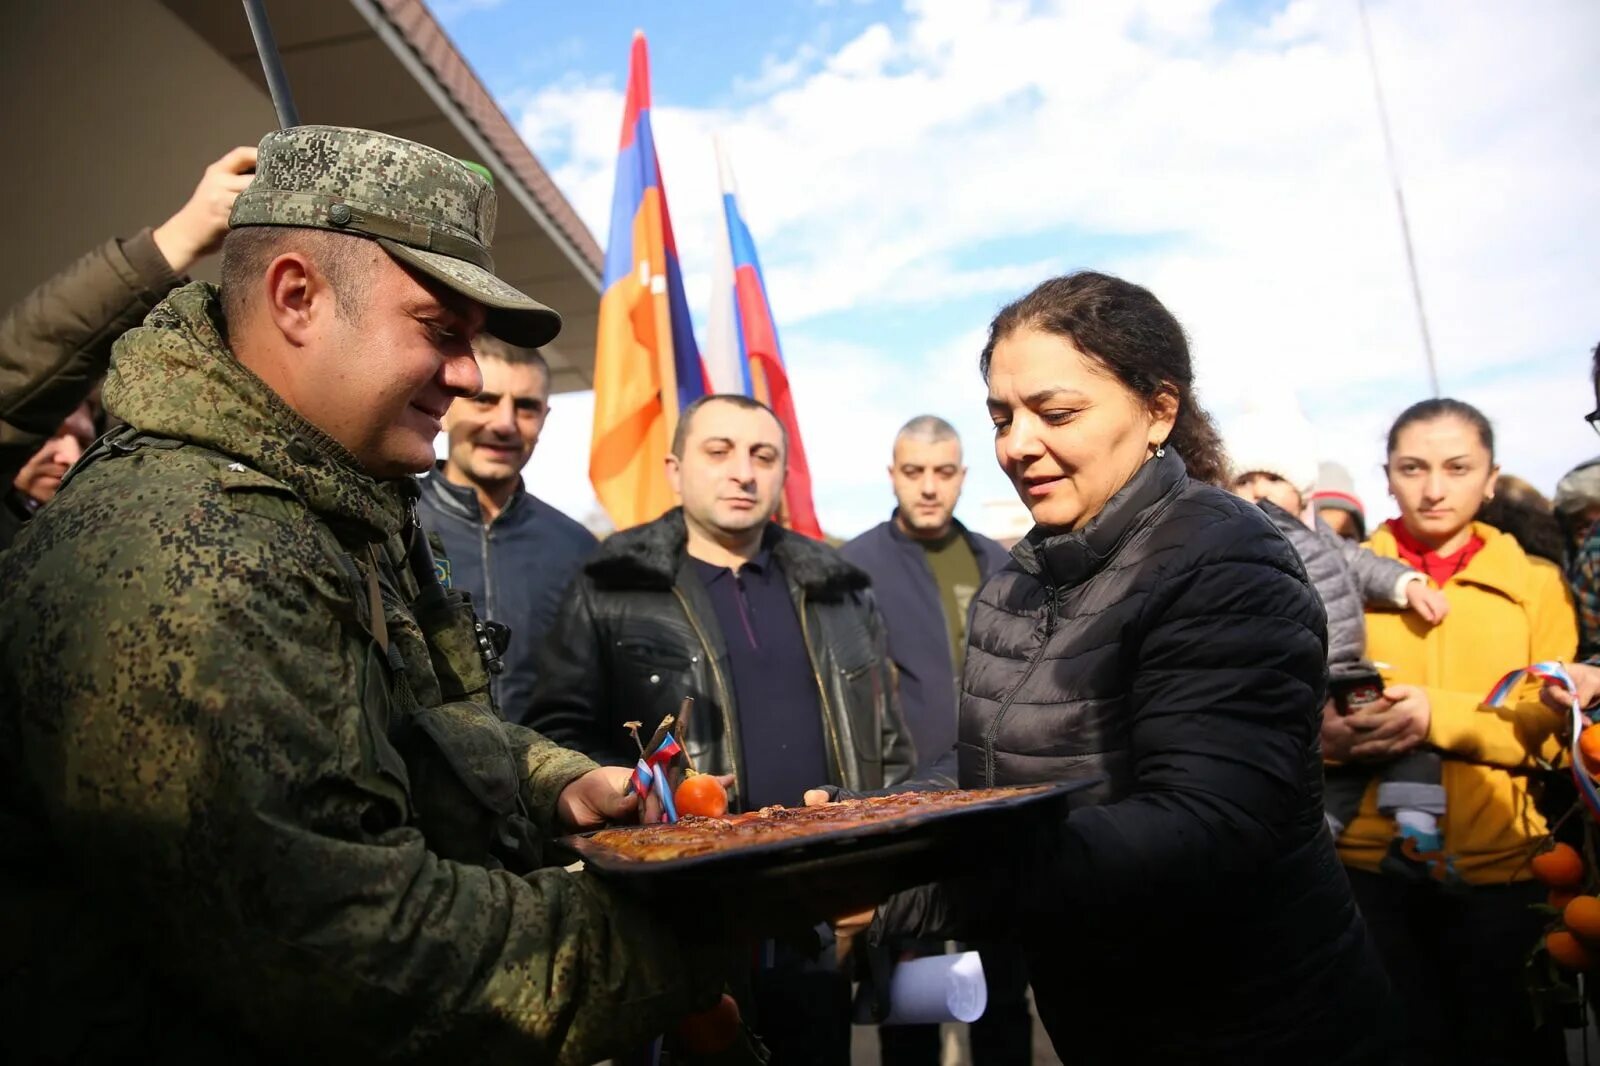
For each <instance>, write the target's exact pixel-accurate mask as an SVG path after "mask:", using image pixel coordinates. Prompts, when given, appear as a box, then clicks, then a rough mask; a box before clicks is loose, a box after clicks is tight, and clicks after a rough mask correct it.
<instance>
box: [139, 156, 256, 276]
mask: <svg viewBox="0 0 1600 1066" xmlns="http://www.w3.org/2000/svg"><path fill="white" fill-rule="evenodd" d="M255 169H256V150H255V149H254V148H252V147H249V146H248V145H242V146H240V147H238V148H235V149H234V150H233V151H231V152H229V153H228V154H227V155H225V156H223V157H222V158H221V159H219V160H217V161H216V162H215V163H212V164H211V165H210V166H209V167H206V171H205V173H204V174H202V175H201V176H200V184H198V185H196V186H195V187H194V193H193V194H192V195H191V196H190V197H189V202H188V203H186V204H184V205H183V206H182V207H180V208H178V213H177V214H175V215H173V216H172V217H171V218H169V219H167V220H166V221H165V222H163V223H162V224H161V225H159V226H157V227H156V230H155V233H154V234H153V236H154V237H155V241H156V247H157V248H159V249H160V250H161V254H162V255H163V256H165V257H166V260H167V263H168V265H170V266H171V267H172V272H173V273H174V274H182V273H183V272H184V271H186V270H188V269H189V268H190V267H191V266H193V265H194V262H195V260H197V259H199V258H200V257H201V256H205V255H210V254H211V253H212V252H214V251H216V250H217V249H218V248H220V247H222V238H223V237H225V236H227V233H228V214H229V212H231V211H232V210H233V202H234V201H235V200H237V199H238V198H239V194H240V193H241V192H244V190H245V186H247V185H249V184H250V178H251V176H252V175H253V174H254V172H255Z"/></svg>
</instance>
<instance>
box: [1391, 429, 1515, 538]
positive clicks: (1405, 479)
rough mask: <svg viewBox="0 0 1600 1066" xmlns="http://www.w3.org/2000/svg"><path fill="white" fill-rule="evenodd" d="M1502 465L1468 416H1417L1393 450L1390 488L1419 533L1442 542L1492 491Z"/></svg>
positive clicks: (1403, 514) (1403, 515)
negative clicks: (1465, 418) (1423, 419)
mask: <svg viewBox="0 0 1600 1066" xmlns="http://www.w3.org/2000/svg"><path fill="white" fill-rule="evenodd" d="M1498 472H1499V471H1498V468H1497V467H1496V466H1495V465H1494V459H1493V458H1492V457H1491V456H1490V455H1489V449H1488V448H1487V447H1485V446H1484V443H1483V437H1482V436H1481V435H1480V434H1479V433H1478V430H1477V428H1476V427H1475V426H1473V425H1472V424H1471V423H1470V422H1466V421H1463V420H1462V419H1460V418H1457V417H1456V416H1454V415H1445V416H1443V417H1441V418H1435V419H1431V420H1429V421H1426V422H1413V423H1411V424H1410V425H1409V426H1406V427H1405V428H1404V429H1402V430H1401V431H1400V432H1399V434H1398V435H1397V436H1396V438H1395V447H1394V451H1393V452H1392V453H1390V455H1389V492H1390V493H1391V494H1392V495H1393V496H1394V498H1395V502H1397V503H1398V504H1399V505H1400V517H1401V519H1402V520H1403V521H1404V522H1405V524H1406V528H1407V529H1409V530H1410V531H1411V532H1412V534H1414V535H1415V536H1416V537H1417V538H1418V539H1420V540H1423V541H1425V542H1431V543H1436V544H1443V543H1444V542H1446V541H1448V540H1449V539H1450V538H1451V537H1453V536H1455V535H1456V534H1458V533H1460V532H1461V531H1462V530H1463V529H1465V528H1466V527H1467V525H1468V524H1469V523H1470V522H1471V521H1472V517H1473V515H1475V514H1477V513H1478V508H1479V507H1481V506H1483V503H1484V501H1485V500H1487V499H1489V498H1490V497H1492V496H1493V495H1494V481H1495V475H1496V474H1497V473H1498Z"/></svg>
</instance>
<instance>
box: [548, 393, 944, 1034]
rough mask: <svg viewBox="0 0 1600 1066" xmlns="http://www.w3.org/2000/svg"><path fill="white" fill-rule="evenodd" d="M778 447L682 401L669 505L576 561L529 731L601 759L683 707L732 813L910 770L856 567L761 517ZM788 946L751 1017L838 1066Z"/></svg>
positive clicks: (811, 981) (823, 964) (822, 976)
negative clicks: (631, 724)
mask: <svg viewBox="0 0 1600 1066" xmlns="http://www.w3.org/2000/svg"><path fill="white" fill-rule="evenodd" d="M787 444H788V442H787V440H786V439H785V437H784V431H783V427H782V425H781V424H780V423H779V422H778V420H777V418H776V417H775V416H774V415H773V414H772V412H771V411H770V410H769V409H768V408H767V407H765V406H764V405H762V404H760V403H757V402H756V401H754V400H752V399H749V398H748V397H744V396H734V395H719V396H708V397H705V398H703V399H700V400H697V401H696V402H694V403H693V404H690V405H689V406H688V407H687V408H685V409H684V411H683V414H682V415H681V416H680V418H679V421H678V425H677V432H676V434H675V436H674V439H673V442H672V454H671V455H670V456H669V457H668V459H667V469H666V474H667V478H668V480H669V481H670V482H671V484H672V487H673V489H674V491H675V492H676V493H677V494H678V496H679V497H680V498H681V500H682V501H683V506H682V507H681V508H678V509H674V510H672V511H670V512H668V513H667V514H666V515H663V516H662V517H661V518H659V519H657V520H656V521H654V522H650V523H647V524H645V525H643V526H639V527H636V528H634V529H629V530H625V531H623V532H621V533H618V534H616V535H614V536H612V537H611V538H610V539H609V540H607V541H606V542H605V543H604V544H603V545H601V547H600V549H599V551H598V552H596V553H595V555H594V556H593V558H591V559H590V560H589V561H588V562H587V563H585V564H584V566H583V568H582V572H581V573H580V575H579V577H578V579H577V580H576V581H575V582H574V583H573V585H572V588H571V589H570V590H569V592H568V594H567V597H566V599H565V601H564V602H563V604H562V606H561V612H560V615H559V617H558V618H557V620H556V622H555V623H554V624H553V625H552V626H551V627H550V631H549V633H548V634H547V636H546V639H545V644H544V647H543V648H542V649H541V652H540V656H539V684H538V689H537V691H536V693H535V696H534V708H533V716H532V718H531V719H530V722H529V724H530V725H532V726H533V728H535V729H537V730H538V731H539V732H541V733H543V734H544V735H545V736H547V737H549V738H550V739H552V740H555V741H556V742H557V743H561V744H565V745H567V746H568V747H573V748H576V749H578V750H579V751H582V752H585V753H586V754H588V755H590V756H591V757H593V758H594V759H596V760H597V761H599V762H601V763H612V764H619V765H628V764H631V763H633V762H634V760H635V759H637V758H638V754H637V751H636V749H635V748H634V746H633V741H632V740H631V739H630V737H629V734H628V732H627V730H626V729H625V728H624V726H623V723H624V722H627V721H629V720H631V719H637V720H639V721H642V722H644V723H645V729H646V731H648V730H649V729H651V728H652V727H654V725H655V723H656V722H658V721H660V720H661V718H662V717H663V716H664V715H667V714H673V713H676V712H677V710H678V707H679V705H680V703H681V702H682V700H683V697H685V696H693V697H694V699H695V703H694V706H693V710H692V712H691V715H690V719H689V722H688V726H687V728H686V729H684V730H682V731H681V732H679V734H678V739H679V740H680V741H681V742H682V743H683V744H684V746H685V747H686V748H687V749H688V750H689V753H690V755H691V756H692V757H693V758H694V761H695V765H696V766H697V767H698V768H699V769H700V770H702V771H704V772H707V773H716V774H731V775H733V778H734V782H735V784H734V788H733V790H732V794H731V796H730V801H731V803H732V807H733V809H734V810H753V809H756V808H759V807H761V806H766V805H770V804H783V805H786V806H791V807H798V806H800V805H801V803H802V799H803V796H804V793H805V790H806V789H808V788H811V787H814V786H817V785H819V784H834V785H840V786H843V787H846V788H849V789H852V790H855V791H870V790H873V789H879V788H883V787H886V786H890V785H894V784H898V783H899V782H901V781H904V780H905V779H906V778H908V777H909V776H910V775H911V772H912V770H913V769H914V768H915V766H916V752H915V749H914V748H913V745H912V742H911V738H910V735H909V733H908V732H907V730H906V726H905V723H904V719H903V718H902V716H901V713H900V701H899V697H898V694H897V690H896V686H895V680H894V673H893V668H892V666H891V665H890V661H889V655H888V649H887V646H886V644H885V638H884V629H883V620H882V618H881V617H879V614H878V610H877V608H876V606H875V605H874V602H873V598H872V595H871V592H870V590H869V588H868V584H869V583H868V580H867V576H866V575H865V574H863V573H862V572H861V571H860V570H858V569H856V568H855V567H853V566H851V565H850V564H849V563H847V562H845V560H844V559H843V558H841V557H840V555H839V553H838V552H836V551H834V550H833V549H832V548H829V547H828V546H827V545H825V544H822V543H819V542H818V541H814V540H811V539H809V538H807V537H804V536H801V535H800V534H797V533H791V532H789V531H787V530H785V529H783V528H782V527H781V526H779V525H778V524H776V523H775V522H773V520H772V519H773V515H774V514H775V513H776V512H777V509H778V502H779V500H780V499H781V498H782V489H783V476H784V468H785V459H786V455H787ZM831 954H832V951H831V948H830V949H829V950H828V952H827V953H826V954H825V955H824V956H819V957H816V958H799V957H794V956H790V957H787V958H784V959H782V960H781V961H780V964H779V965H776V966H767V967H765V968H763V969H762V970H761V971H760V972H759V973H758V974H757V975H756V978H755V981H754V989H755V996H754V1003H753V1004H746V1006H753V1008H754V1010H753V1014H754V1018H753V1021H752V1025H753V1027H754V1028H755V1030H756V1031H757V1032H758V1033H760V1034H761V1036H762V1038H763V1039H764V1040H765V1041H766V1042H767V1044H768V1046H769V1047H770V1048H771V1049H772V1050H773V1052H774V1059H773V1061H774V1064H775V1066H782V1064H786V1063H797V1062H799V1063H819V1064H820V1063H846V1062H848V1061H849V1044H850V1021H849V995H850V986H849V981H848V980H847V979H846V978H845V976H844V975H843V974H840V973H839V972H838V971H837V967H836V966H834V965H832V960H831Z"/></svg>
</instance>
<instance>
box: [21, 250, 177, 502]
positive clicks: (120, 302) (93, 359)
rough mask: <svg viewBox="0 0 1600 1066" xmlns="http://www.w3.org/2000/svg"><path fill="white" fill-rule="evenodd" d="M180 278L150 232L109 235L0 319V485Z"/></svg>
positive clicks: (69, 409) (53, 428)
mask: <svg viewBox="0 0 1600 1066" xmlns="http://www.w3.org/2000/svg"><path fill="white" fill-rule="evenodd" d="M181 282H182V279H181V278H179V277H178V276H177V275H176V274H174V273H173V272H172V268H171V267H170V266H168V265H167V261H166V260H165V259H164V258H162V256H161V251H160V249H158V248H157V247H156V243H155V239H154V237H152V236H151V231H150V230H144V231H142V232H140V233H139V234H138V235H137V236H135V237H132V238H129V239H128V240H125V241H119V240H110V241H107V242H106V243H105V244H103V245H101V246H100V247H99V248H96V249H95V250H94V251H92V252H89V253H88V254H87V255H85V256H83V257H82V258H81V259H79V260H78V261H77V262H75V263H73V264H72V265H71V266H69V267H67V268H66V269H65V270H63V271H61V273H59V274H57V275H55V276H54V277H52V278H50V279H49V280H47V281H45V282H43V283H42V284H40V285H39V287H38V288H36V289H34V290H33V291H32V292H30V293H28V295H26V296H24V297H23V298H22V299H21V300H20V301H19V302H18V303H17V304H16V305H15V306H14V307H12V308H11V309H10V310H9V311H7V312H6V315H5V318H4V319H0V476H3V481H0V483H3V484H10V483H11V479H12V478H13V477H15V476H16V473H17V471H19V470H21V469H22V467H23V466H24V464H26V463H27V461H28V459H29V458H31V457H32V455H33V453H34V452H36V451H38V450H39V448H40V447H41V446H42V445H43V444H44V442H45V441H46V440H48V439H49V438H50V436H51V435H52V434H54V433H55V431H56V427H58V426H59V425H60V424H61V422H62V420H63V419H64V418H66V417H67V416H68V415H69V414H71V413H72V409H73V408H75V407H77V406H78V404H80V403H82V402H83V400H84V397H86V396H88V395H89V392H90V390H91V389H93V388H94V386H95V383H96V382H97V381H98V380H99V379H100V378H101V377H103V376H104V375H105V372H106V366H107V364H108V363H109V362H110V359H111V345H112V343H113V342H114V341H115V340H116V339H117V338H118V337H120V336H122V334H124V333H126V332H127V331H128V330H130V329H132V328H133V327H134V326H137V325H138V324H139V323H140V322H142V321H143V320H144V316H145V315H146V314H148V313H149V312H150V310H151V309H152V308H154V307H155V305H156V304H158V303H160V302H161V300H162V298H163V297H165V296H166V295H167V293H169V292H171V291H172V290H173V289H174V288H176V287H177V286H178V285H179V284H180V283H181Z"/></svg>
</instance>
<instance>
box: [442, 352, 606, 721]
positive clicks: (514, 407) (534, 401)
mask: <svg viewBox="0 0 1600 1066" xmlns="http://www.w3.org/2000/svg"><path fill="white" fill-rule="evenodd" d="M472 350H473V354H475V355H476V356H477V357H478V368H479V370H480V371H481V372H482V374H483V388H482V389H481V390H480V391H479V392H478V394H477V395H476V396H471V397H465V398H462V399H458V400H456V401H455V402H454V403H452V404H451V405H450V410H449V412H448V413H447V414H446V415H445V417H444V428H445V432H446V434H447V435H448V436H449V441H450V443H449V454H448V455H447V457H446V458H445V459H444V460H443V461H442V462H440V463H439V464H438V465H437V466H435V467H434V472H433V474H432V475H431V476H430V477H428V478H427V479H426V480H424V481H423V483H422V497H421V498H420V499H419V500H418V501H417V517H418V518H420V519H421V520H422V525H423V528H424V529H426V530H427V531H428V532H429V533H431V534H436V535H437V536H438V538H439V540H440V541H442V542H443V545H444V553H443V556H442V557H441V559H440V566H441V570H442V573H441V576H442V577H444V578H446V579H447V580H448V583H449V584H450V585H451V586H452V587H454V588H458V589H461V590H462V591H463V592H465V593H467V595H469V596H471V597H472V602H473V605H474V606H476V607H477V609H478V613H479V614H480V615H482V616H483V617H484V618H486V619H488V620H490V621H492V622H499V623H501V624H503V625H505V626H506V627H508V628H509V629H510V630H511V637H510V642H509V643H508V644H507V646H506V650H505V653H504V655H503V656H502V657H501V661H502V663H503V669H502V670H501V672H500V673H499V674H498V675H496V676H495V678H494V682H493V684H494V697H495V703H496V704H497V705H498V706H499V708H500V713H501V714H502V715H504V716H505V718H506V720H507V721H511V722H516V723H518V724H519V725H520V724H525V723H526V722H527V720H528V712H529V709H530V708H531V706H532V701H533V689H534V682H535V681H536V680H537V678H538V670H537V668H536V666H535V662H534V659H535V652H536V651H537V650H538V647H539V645H540V643H541V642H542V641H543V640H544V634H545V630H547V629H549V628H550V623H551V622H552V621H553V620H554V619H555V616H556V611H557V610H558V609H559V608H560V606H561V597H562V594H563V593H564V592H566V589H567V586H568V585H569V584H570V583H571V582H572V579H573V577H574V576H576V575H577V573H578V568H579V567H580V566H582V565H583V561H584V560H585V559H587V558H588V557H589V555H590V553H591V552H593V551H594V549H595V546H596V544H598V543H599V542H598V541H596V540H595V536H594V534H593V533H590V532H589V531H588V530H587V529H585V528H584V527H583V526H582V525H581V524H580V523H578V522H576V521H574V520H573V519H571V518H568V517H567V516H566V515H564V514H562V513H561V512H560V511H558V510H556V509H555V508H554V507H552V506H550V505H549V504H548V503H545V502H544V501H543V500H541V499H539V497H537V496H535V495H534V494H533V493H531V492H528V491H527V488H526V485H525V484H524V482H523V479H522V469H523V467H525V466H527V465H528V460H529V459H531V458H532V457H533V449H534V447H535V446H536V445H538V443H539V434H540V433H541V432H543V430H544V423H545V419H546V418H547V417H548V416H549V414H550V366H549V364H548V363H546V362H545V361H544V357H543V356H542V355H540V354H539V353H538V352H537V351H535V350H533V349H531V348H518V347H516V346H514V345H511V344H507V343H506V342H505V341H502V340H500V339H499V338H497V337H491V336H488V335H487V334H479V336H478V337H477V339H476V340H474V341H473V345H472Z"/></svg>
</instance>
